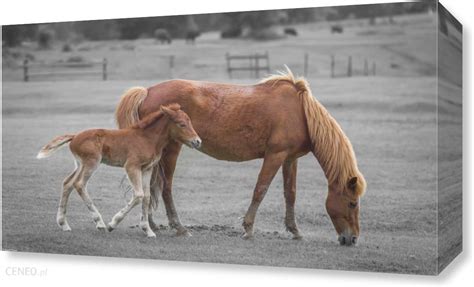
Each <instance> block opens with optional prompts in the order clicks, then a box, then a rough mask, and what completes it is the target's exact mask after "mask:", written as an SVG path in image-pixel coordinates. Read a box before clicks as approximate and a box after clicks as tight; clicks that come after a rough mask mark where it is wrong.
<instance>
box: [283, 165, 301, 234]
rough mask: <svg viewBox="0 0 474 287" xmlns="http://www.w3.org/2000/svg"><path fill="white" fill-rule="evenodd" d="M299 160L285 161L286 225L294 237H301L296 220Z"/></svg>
mask: <svg viewBox="0 0 474 287" xmlns="http://www.w3.org/2000/svg"><path fill="white" fill-rule="evenodd" d="M297 166H298V160H296V159H295V160H287V161H285V163H283V188H284V195H285V203H286V214H285V226H286V230H288V231H289V232H291V233H292V234H293V239H301V238H302V236H301V235H300V232H299V230H298V226H297V225H296V220H295V201H296V171H297Z"/></svg>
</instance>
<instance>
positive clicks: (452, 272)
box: [0, 0, 474, 287]
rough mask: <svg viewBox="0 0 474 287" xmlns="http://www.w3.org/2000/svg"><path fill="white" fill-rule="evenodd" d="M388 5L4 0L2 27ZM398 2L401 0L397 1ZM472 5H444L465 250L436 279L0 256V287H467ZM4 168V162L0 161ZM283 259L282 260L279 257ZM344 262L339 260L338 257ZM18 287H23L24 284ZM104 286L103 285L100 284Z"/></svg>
mask: <svg viewBox="0 0 474 287" xmlns="http://www.w3.org/2000/svg"><path fill="white" fill-rule="evenodd" d="M374 2H391V1H360V0H344V1H337V0H327V1H324V0H313V1H309V0H292V1H282V0H272V1H256V0H254V1H251V0H231V1H225V0H224V1H217V0H215V1H212V0H197V1H192V0H172V1H159V0H155V1H145V0H132V1H130V0H129V1H123V0H115V1H105V0H102V1H100V0H74V1H72V0H69V1H68V0H62V1H61V0H39V1H38V0H37V1H35V0H28V1H26V0H7V1H5V0H3V1H2V2H1V4H0V5H1V8H0V24H15V23H35V22H58V21H65V20H68V21H72V20H88V19H106V18H118V17H122V18H123V17H138V16H158V15H179V14H189V13H194V14H196V13H204V12H226V11H243V10H259V9H276V8H297V7H316V6H331V5H336V4H340V5H347V4H362V3H374ZM398 2H400V1H398ZM473 2H474V1H468V0H444V1H442V3H443V5H444V6H445V7H446V8H447V9H448V10H449V11H450V12H451V13H453V14H454V16H456V17H457V19H458V20H460V22H461V23H463V24H464V112H463V115H464V251H463V253H462V254H461V255H460V256H459V257H458V258H456V259H455V260H454V262H453V263H452V264H451V265H450V266H448V268H447V269H446V270H445V271H444V272H443V273H442V274H441V275H440V276H439V277H428V276H413V275H395V274H380V273H361V272H342V271H328V270H310V269H291V268H272V267H260V266H240V265H223V264H207V263H186V262H171V261H159V260H141V259H122V258H101V257H85V256H67V255H49V254H27V253H14V252H0V282H1V284H2V286H10V285H13V284H15V285H17V284H21V283H23V284H34V285H35V286H54V285H59V284H61V285H63V286H80V285H83V286H86V285H87V286H104V285H106V286H107V285H108V286H115V285H119V286H122V285H125V284H130V285H131V286H142V284H149V285H151V286H170V287H174V286H181V285H189V286H195V285H198V286H199V285H203V284H206V285H207V286H226V287H227V286H254V285H259V286H272V287H277V286H318V285H319V286H328V285H329V286H331V287H336V286H351V287H352V286H381V285H382V286H399V285H401V284H403V285H415V284H416V285H420V286H422V285H447V284H449V285H451V284H452V285H455V284H456V285H461V284H462V285H464V286H465V285H467V284H472V282H471V281H472V279H473V278H474V276H473V273H474V263H473V259H472V229H473V228H472V224H473V221H472V211H471V210H472V207H473V197H472V191H473V190H472V149H471V148H470V147H471V146H472V112H473V101H472V98H471V96H472V93H471V92H472V86H471V79H472V72H471V71H472V56H471V51H472V27H473V26H474V15H473V11H474V4H473ZM0 165H1V163H0ZM281 260H285V258H282V259H281ZM341 260H344V259H343V258H341ZM16 267H19V268H23V269H24V268H28V267H31V268H34V269H33V271H34V270H36V272H37V273H38V274H39V273H40V272H41V271H43V270H45V272H46V274H44V276H39V275H38V274H37V275H36V276H32V275H28V276H26V275H24V276H20V275H12V274H11V273H12V272H13V270H14V268H16ZM23 284H22V285H23ZM101 284H103V285H101Z"/></svg>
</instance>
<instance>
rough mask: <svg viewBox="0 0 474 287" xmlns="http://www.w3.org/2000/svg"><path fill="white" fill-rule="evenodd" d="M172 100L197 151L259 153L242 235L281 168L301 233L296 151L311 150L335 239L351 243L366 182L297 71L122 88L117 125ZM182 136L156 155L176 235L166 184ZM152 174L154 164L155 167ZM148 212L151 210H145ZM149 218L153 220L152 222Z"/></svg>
mask: <svg viewBox="0 0 474 287" xmlns="http://www.w3.org/2000/svg"><path fill="white" fill-rule="evenodd" d="M175 102H176V103H178V104H180V105H181V107H182V109H183V110H184V111H185V112H186V113H187V114H188V115H189V117H190V118H191V120H192V122H193V126H194V128H195V129H196V131H197V133H198V134H199V136H200V137H201V139H202V147H201V149H200V151H202V152H203V153H205V154H207V155H209V156H211V157H214V158H216V159H219V160H228V161H247V160H252V159H257V158H263V165H262V168H261V170H260V173H259V175H258V180H257V184H256V186H255V189H254V193H253V197H252V202H251V204H250V206H249V208H248V211H247V213H246V215H245V217H244V220H243V227H244V229H245V233H244V235H243V238H250V237H252V235H253V226H254V221H255V216H256V213H257V209H258V206H259V205H260V202H261V201H262V200H263V198H264V196H265V193H266V192H267V189H268V187H269V186H270V183H271V182H272V179H273V178H274V176H275V174H276V173H277V171H278V170H279V169H280V167H283V168H282V171H283V179H284V181H283V182H284V197H285V201H286V216H285V225H286V228H287V230H288V231H290V232H291V233H292V234H293V236H294V238H295V239H299V238H301V235H300V232H299V230H298V227H297V225H296V221H295V212H294V205H295V198H296V171H297V159H298V158H299V157H301V156H303V155H305V154H307V153H308V152H312V153H313V154H314V156H315V157H316V158H317V160H318V161H319V163H320V165H321V167H322V169H323V171H324V173H325V175H326V178H327V180H328V196H327V200H326V210H327V212H328V214H329V216H330V217H331V220H332V223H333V225H334V227H335V229H336V232H337V234H338V235H339V238H338V240H339V242H340V244H341V245H352V244H355V243H356V241H357V238H358V236H359V198H360V197H361V196H362V194H363V193H364V191H365V189H366V183H365V179H364V177H363V175H362V174H361V173H360V171H359V169H358V167H357V162H356V157H355V155H354V151H353V149H352V145H351V143H350V141H349V140H348V138H347V137H346V135H345V134H344V132H343V131H342V129H341V128H340V126H339V124H338V123H337V122H336V120H334V118H333V117H332V116H331V115H330V114H329V113H328V111H327V110H326V109H325V108H324V107H323V106H322V105H321V104H320V103H319V102H318V101H317V100H316V99H315V98H314V97H313V96H312V94H311V91H310V89H309V85H308V83H307V82H306V80H305V79H303V78H295V77H294V76H293V74H292V73H291V71H290V70H289V69H288V68H287V72H286V73H282V74H280V75H273V76H270V77H268V78H266V79H264V80H262V81H261V82H260V83H258V84H256V85H249V86H245V85H233V84H222V83H210V82H200V81H188V80H170V81H166V82H163V83H159V84H157V85H155V86H153V87H150V88H148V89H147V88H142V87H136V88H132V89H130V90H128V91H127V92H126V93H125V94H124V95H123V96H122V99H121V100H120V103H119V105H118V107H117V110H116V114H115V115H116V120H117V124H118V126H119V127H120V128H125V127H128V126H130V125H133V124H134V123H136V122H137V121H138V120H139V118H141V117H144V116H146V115H148V114H150V113H152V112H154V111H156V110H157V109H159V108H160V106H161V105H166V104H169V103H175ZM180 148H181V144H180V143H177V142H171V143H170V144H168V145H167V146H166V147H165V150H164V152H163V156H162V158H161V160H160V162H159V166H160V167H156V169H157V170H158V169H159V168H162V169H163V176H162V177H163V178H162V181H161V182H162V183H163V184H162V185H161V184H158V183H155V184H153V185H152V186H151V190H152V194H159V192H160V187H161V186H162V187H163V193H162V197H163V201H164V204H165V208H166V213H167V216H168V220H169V224H170V226H171V227H174V228H176V229H177V234H178V235H189V233H188V231H187V229H186V228H185V227H184V226H183V225H182V224H181V223H180V221H179V218H178V214H177V212H176V209H175V207H174V203H173V198H172V195H171V188H172V183H173V173H174V171H175V167H176V161H177V158H178V155H179V152H180ZM155 173H156V174H158V172H156V171H155ZM150 220H151V217H150ZM151 225H154V224H151Z"/></svg>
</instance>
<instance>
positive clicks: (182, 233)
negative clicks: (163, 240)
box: [176, 228, 193, 237]
mask: <svg viewBox="0 0 474 287" xmlns="http://www.w3.org/2000/svg"><path fill="white" fill-rule="evenodd" d="M176 236H179V237H191V236H193V235H192V234H191V232H189V231H188V230H187V229H186V228H183V229H179V230H178V231H176Z"/></svg>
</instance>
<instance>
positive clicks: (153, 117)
mask: <svg viewBox="0 0 474 287" xmlns="http://www.w3.org/2000/svg"><path fill="white" fill-rule="evenodd" d="M165 107H167V108H169V109H172V110H175V111H177V110H179V109H180V108H181V107H180V105H178V104H170V105H166V106H165ZM163 116H164V112H163V111H161V109H159V110H158V111H156V112H153V113H150V114H148V115H146V116H145V117H144V118H143V119H141V120H139V121H138V123H136V124H134V125H132V128H138V129H146V128H147V127H149V126H151V125H152V124H153V123H155V122H156V121H157V120H159V119H161V118H162V117H163Z"/></svg>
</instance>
